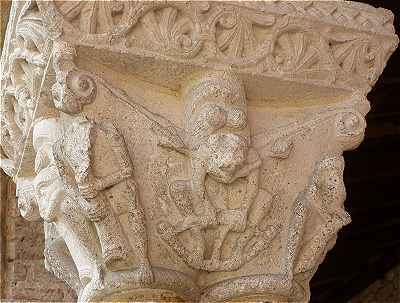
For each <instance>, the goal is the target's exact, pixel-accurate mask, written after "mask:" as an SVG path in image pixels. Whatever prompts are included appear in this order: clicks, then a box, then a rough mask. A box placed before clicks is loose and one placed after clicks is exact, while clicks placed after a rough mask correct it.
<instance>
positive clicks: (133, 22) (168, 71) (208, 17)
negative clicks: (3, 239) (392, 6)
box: [0, 0, 398, 302]
mask: <svg viewBox="0 0 400 303" xmlns="http://www.w3.org/2000/svg"><path fill="white" fill-rule="evenodd" d="M392 22H393V15H392V14H391V12H389V11H387V10H384V9H375V8H372V7H370V6H367V5H364V4H361V3H355V2H350V1H335V2H333V1H293V2H292V1H265V2H263V1H258V2H234V1H230V2H219V1H210V2H208V1H189V2H176V1H163V2H157V1H155V2H147V1H137V2H136V1H106V2H103V1H33V0H32V1H27V2H18V1H15V2H14V3H13V7H12V12H11V18H10V23H9V26H8V30H7V37H6V42H5V47H4V49H3V54H2V57H1V63H2V65H1V86H2V89H1V116H0V118H1V167H2V169H3V170H4V171H5V172H6V173H7V174H9V175H10V176H12V177H13V178H14V181H15V182H16V183H17V193H16V194H17V196H18V207H19V208H20V211H21V215H22V216H24V217H25V218H26V219H28V220H43V222H44V226H45V237H46V249H45V252H44V254H45V259H46V268H47V269H48V270H49V271H51V272H53V273H54V275H55V276H56V277H58V278H60V279H62V280H64V281H65V282H66V283H67V284H68V285H69V286H70V287H71V288H73V289H74V290H75V291H76V293H77V295H78V297H79V301H83V302H91V301H112V300H116V301H127V300H137V301H140V300H142V301H146V300H147V301H157V300H158V301H191V302H222V301H223V302H226V301H238V300H239V301H246V300H248V301H266V300H268V301H274V302H307V301H308V300H309V297H310V293H309V281H310V279H311V278H312V276H313V275H314V274H315V272H316V270H317V268H318V266H319V264H320V263H321V262H323V260H324V258H325V256H326V254H327V252H328V251H329V250H330V249H331V248H332V247H333V246H334V243H335V241H336V237H337V233H338V231H339V230H340V229H341V228H342V227H343V226H345V225H346V224H349V223H350V221H351V219H350V215H349V214H348V213H347V212H346V211H345V209H344V206H343V205H344V201H345V199H346V192H345V187H344V184H343V170H344V161H343V157H342V153H343V151H345V150H350V149H354V148H356V147H357V146H358V145H359V144H360V143H361V141H362V140H363V138H364V131H365V128H366V122H365V118H364V117H365V115H366V113H367V112H368V111H369V103H368V101H367V99H366V94H367V93H368V91H369V90H370V89H371V87H372V85H374V83H375V82H376V81H377V79H378V77H379V75H380V74H381V72H382V71H383V68H384V66H385V64H386V61H387V60H388V58H389V56H390V55H391V53H392V52H393V51H394V50H395V48H396V47H397V43H398V38H397V36H396V35H395V34H394V29H393V26H392Z"/></svg>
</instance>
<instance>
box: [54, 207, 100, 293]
mask: <svg viewBox="0 0 400 303" xmlns="http://www.w3.org/2000/svg"><path fill="white" fill-rule="evenodd" d="M55 225H56V228H57V232H58V234H60V235H62V237H63V240H64V242H65V244H66V246H67V248H68V251H69V254H70V258H72V260H73V263H74V266H75V267H76V269H77V271H78V274H79V279H80V281H81V284H82V286H83V287H85V286H86V285H87V284H88V283H89V282H91V281H92V282H93V280H95V279H96V271H98V269H99V268H98V265H97V264H98V259H99V258H100V247H99V243H98V242H97V237H96V235H95V231H94V228H93V225H92V224H91V222H90V221H89V220H88V219H87V218H86V217H85V216H84V215H83V214H82V213H81V212H80V208H79V207H77V206H76V204H75V203H74V201H72V200H69V199H66V200H65V201H64V202H63V205H62V215H61V217H60V218H59V219H58V220H57V222H56V223H55ZM54 249H56V250H58V251H60V250H59V249H60V243H57V246H54V247H53V250H52V251H49V254H50V253H51V252H53V251H54ZM64 260H68V259H64ZM67 262H69V261H67ZM93 283H94V282H93Z"/></svg>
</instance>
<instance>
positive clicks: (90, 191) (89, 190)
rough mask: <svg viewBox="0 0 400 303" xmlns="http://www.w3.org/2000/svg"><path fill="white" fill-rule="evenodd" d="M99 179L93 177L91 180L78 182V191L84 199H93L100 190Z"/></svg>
mask: <svg viewBox="0 0 400 303" xmlns="http://www.w3.org/2000/svg"><path fill="white" fill-rule="evenodd" d="M100 183H101V182H100V180H99V179H95V180H94V181H92V182H86V183H80V184H78V189H79V193H80V194H81V195H82V197H83V198H85V199H93V198H95V197H96V196H97V194H98V192H99V191H100V190H101V184H100Z"/></svg>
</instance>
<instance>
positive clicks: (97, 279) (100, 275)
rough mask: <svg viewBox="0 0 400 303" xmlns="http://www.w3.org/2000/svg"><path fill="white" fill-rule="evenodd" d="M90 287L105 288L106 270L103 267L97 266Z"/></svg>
mask: <svg viewBox="0 0 400 303" xmlns="http://www.w3.org/2000/svg"><path fill="white" fill-rule="evenodd" d="M88 286H89V287H91V288H93V289H103V288H104V268H103V266H102V265H100V264H98V265H96V268H95V269H94V271H93V276H92V280H91V281H90V283H89V284H88Z"/></svg>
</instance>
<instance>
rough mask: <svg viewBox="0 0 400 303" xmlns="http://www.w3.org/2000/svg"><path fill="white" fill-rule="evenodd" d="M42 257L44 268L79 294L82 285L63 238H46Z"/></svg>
mask: <svg viewBox="0 0 400 303" xmlns="http://www.w3.org/2000/svg"><path fill="white" fill-rule="evenodd" d="M44 257H45V267H46V269H47V270H48V271H51V272H52V273H53V274H54V275H55V276H56V277H57V278H59V279H61V280H63V281H64V282H65V283H67V284H68V285H69V287H71V288H72V289H73V290H74V291H75V292H76V294H77V295H79V292H80V291H81V289H82V287H83V286H82V283H81V280H80V278H79V273H78V270H77V268H76V266H75V263H74V261H73V260H72V257H71V255H70V253H69V251H68V248H67V246H66V245H65V242H64V239H62V238H61V237H60V238H56V239H54V240H47V239H46V244H45V249H44Z"/></svg>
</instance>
